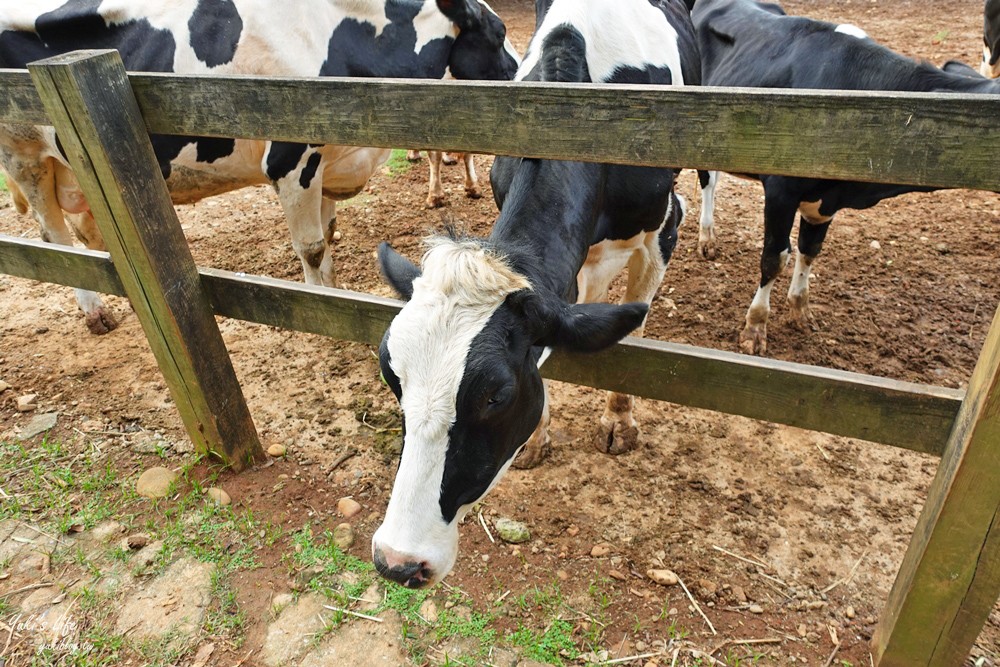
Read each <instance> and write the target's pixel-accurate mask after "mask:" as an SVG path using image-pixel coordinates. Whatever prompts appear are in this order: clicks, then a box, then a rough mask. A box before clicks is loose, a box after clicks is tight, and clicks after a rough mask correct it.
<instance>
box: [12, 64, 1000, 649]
mask: <svg viewBox="0 0 1000 667" xmlns="http://www.w3.org/2000/svg"><path fill="white" fill-rule="evenodd" d="M28 69H29V71H30V75H29V74H28V73H25V72H23V71H14V70H0V90H2V91H3V95H0V122H3V123H30V124H53V125H55V127H56V129H57V131H58V133H59V136H60V139H61V141H62V144H63V146H64V149H65V151H66V153H67V155H68V157H69V160H70V163H71V164H72V166H73V168H74V170H75V172H76V174H77V175H78V177H79V179H80V183H81V186H82V187H83V190H84V192H85V194H86V196H87V200H88V202H89V203H90V205H91V209H92V210H93V212H94V215H95V218H96V220H97V223H98V226H99V228H100V230H101V232H102V234H103V236H104V238H105V240H106V242H107V245H108V249H109V253H101V252H93V251H88V250H80V249H71V248H65V247H56V246H52V245H48V244H44V243H41V242H36V241H27V240H24V239H17V238H13V237H9V236H2V235H0V272H2V273H9V274H11V275H17V276H23V277H27V278H31V279H35V280H41V281H47V282H54V283H59V284H63V285H71V286H74V287H81V288H85V289H91V290H95V291H99V292H106V293H110V294H119V295H126V296H128V297H129V299H130V300H131V302H132V305H133V307H134V308H135V312H136V315H137V318H138V319H139V321H140V322H141V324H142V326H143V329H144V331H145V333H146V336H147V337H148V339H149V342H150V345H151V347H152V349H153V352H154V354H155V356H156V358H157V361H158V363H159V365H160V368H161V370H162V372H163V374H164V378H165V380H166V382H167V384H168V386H169V387H170V390H171V393H172V395H173V397H174V399H175V402H176V405H177V407H178V411H179V413H180V415H181V418H182V419H183V421H184V424H185V426H186V428H187V430H188V433H189V434H190V436H191V438H192V440H193V441H194V442H195V444H196V445H197V446H198V447H199V448H200V449H201V450H202V451H205V452H211V453H213V454H216V455H218V456H219V457H221V458H222V460H224V461H226V462H228V463H229V464H230V465H232V466H233V467H235V468H237V469H240V468H242V467H243V466H245V465H247V464H248V463H249V462H251V461H253V460H254V459H256V458H257V457H259V456H260V454H261V452H260V449H261V448H260V443H259V440H258V437H257V432H256V429H255V428H254V426H253V422H252V419H251V417H250V413H249V410H248V409H247V407H246V403H245V401H244V399H243V395H242V391H241V390H240V387H239V385H238V383H237V381H236V377H235V373H234V372H233V369H232V365H231V362H230V359H229V356H228V354H227V352H226V349H225V346H224V345H223V343H222V338H221V335H220V333H219V330H218V327H217V326H216V323H215V320H214V315H216V314H219V315H224V316H227V317H234V318H239V319H243V320H248V321H253V322H260V323H264V324H268V325H273V326H280V327H283V328H288V329H295V330H299V331H307V332H312V333H319V334H324V335H327V336H332V337H335V338H340V339H345V340H353V341H361V342H365V343H370V344H375V343H377V342H378V341H379V340H380V339H381V336H382V333H383V332H384V330H385V328H386V326H387V325H388V323H389V322H390V320H391V319H392V317H393V315H394V314H395V313H396V312H397V310H398V309H399V307H400V304H399V302H397V301H394V300H391V299H382V298H376V297H372V296H369V295H364V294H358V293H353V292H347V291H343V290H335V289H328V288H322V287H315V286H309V285H303V284H299V283H293V282H289V281H282V280H275V279H270V278H262V277H254V276H246V275H244V274H234V273H230V272H226V271H219V270H215V269H199V268H197V267H196V266H195V264H194V261H193V259H192V257H191V254H190V251H189V249H188V246H187V244H186V242H185V240H184V236H183V234H182V232H181V230H180V225H179V223H178V221H177V216H176V213H175V211H174V209H173V207H172V206H171V202H170V197H169V193H168V192H167V190H166V186H165V184H164V182H163V180H162V177H161V176H160V172H159V168H158V166H157V164H156V161H155V159H154V155H153V151H152V148H151V145H150V143H149V140H148V138H147V133H148V132H152V133H159V134H184V135H195V136H211V137H241V138H252V139H273V140H282V141H296V142H303V143H328V144H348V145H363V146H381V147H387V148H391V147H398V146H428V147H436V148H440V149H447V150H465V151H473V152H479V153H494V154H506V155H523V156H527V157H538V158H554V159H578V160H580V159H582V160H589V161H601V162H615V163H623V164H638V165H653V166H685V167H691V168H702V169H721V170H727V171H734V172H746V173H772V174H787V175H795V176H810V177H823V178H843V179H853V180H867V181H875V182H885V183H907V184H914V185H932V186H942V187H945V186H950V187H968V188H980V189H987V190H994V191H1000V170H997V169H996V159H997V156H998V155H1000V99H994V98H990V97H983V96H972V95H933V94H916V93H913V94H895V93H838V92H829V91H826V92H802V91H797V92H791V91H775V90H751V89H746V90H744V89H677V88H666V87H656V86H620V85H603V86H595V85H586V84H579V85H577V84H545V83H500V84H495V83H469V82H463V83H455V82H437V81H411V80H402V81H392V80H359V79H332V78H331V79H286V78H260V77H210V76H173V75H159V74H133V75H131V76H129V75H126V72H125V70H124V67H123V66H122V64H121V60H120V59H119V58H118V55H117V53H116V52H113V51H91V52H76V53H72V54H67V55H65V56H60V57H57V58H52V59H49V60H46V61H41V62H39V63H35V64H32V65H30V66H29V68H28ZM427 118H435V119H444V118H446V119H447V121H446V122H444V121H439V122H433V123H430V122H427V121H426V119H427ZM567 119H571V120H572V122H570V123H567ZM804 147H805V148H804ZM859 147H860V148H859ZM815 156H822V159H817V158H816V157H815ZM599 357H600V359H595V358H594V357H593V356H592V355H591V356H588V357H586V358H577V357H576V356H574V355H572V354H568V353H557V354H554V355H553V356H552V358H551V359H550V361H548V362H547V363H546V365H545V367H544V374H545V375H546V376H547V377H550V378H553V379H558V380H564V381H569V382H574V383H577V384H583V385H587V386H592V387H600V388H604V389H612V390H616V391H622V392H627V393H631V394H636V395H639V396H645V397H649V398H656V399H661V400H667V401H671V402H674V403H680V404H684V405H691V406H697V407H702V408H709V409H712V410H718V411H722V412H727V413H732V414H738V415H744V416H748V417H753V418H756V419H764V420H769V421H774V422H779V423H783V424H790V425H793V426H798V427H802V428H809V429H813V430H818V431H825V432H828V433H834V434H839V435H845V436H850V437H857V438H862V439H865V440H870V441H873V442H879V443H885V444H890V445H894V446H897V447H905V448H908V449H913V450H916V451H920V452H925V453H930V454H935V455H938V456H941V464H940V465H939V467H938V472H937V475H936V476H935V478H934V481H933V483H932V485H931V487H930V489H929V491H928V498H927V503H926V506H925V507H924V510H923V512H922V513H921V516H920V518H919V520H918V523H917V526H916V529H915V531H914V536H913V539H912V541H911V543H910V546H909V548H908V550H907V553H906V556H905V558H904V561H903V564H902V567H901V569H900V572H899V575H898V576H897V579H896V582H895V584H894V586H893V589H892V592H891V594H890V597H889V601H888V603H887V605H886V608H885V611H884V613H883V617H882V619H881V621H880V623H879V626H878V628H877V631H876V633H875V636H874V638H873V640H872V646H873V652H874V654H875V657H876V662H877V663H878V664H879V665H884V666H892V667H895V666H900V667H903V666H905V667H912V666H915V665H941V666H951V665H958V664H960V663H961V662H962V660H964V658H965V656H966V655H967V653H968V651H969V649H970V647H971V646H972V643H973V642H974V641H975V639H976V637H977V635H978V633H979V632H980V630H981V628H982V626H983V624H984V622H985V620H986V618H987V616H988V614H989V612H990V610H991V609H992V607H993V605H994V603H995V601H996V600H997V597H998V595H1000V519H998V517H1000V311H998V314H997V316H995V317H994V320H993V323H992V326H991V327H990V330H989V332H988V334H987V338H986V342H985V345H984V347H983V352H982V355H981V357H980V359H979V362H978V363H977V365H976V368H975V370H974V372H973V375H972V377H971V379H970V382H969V388H968V390H967V391H966V392H961V391H956V390H951V389H945V388H940V387H932V386H925V385H916V384H912V383H905V382H897V381H893V380H887V379H884V378H878V377H872V376H866V375H859V374H856V373H847V372H842V371H834V370H829V369H823V368H816V367H810V366H805V365H801V364H794V363H788V362H782V361H775V360H771V359H762V358H755V357H748V356H745V355H739V354H732V353H727V352H720V351H716V350H709V349H702V348H696V347H691V346H686V345H677V344H672V343H664V342H657V341H651V340H638V339H629V340H626V341H625V342H623V343H621V344H619V345H617V346H615V347H614V348H612V349H610V350H607V351H605V352H602V353H600V355H599Z"/></svg>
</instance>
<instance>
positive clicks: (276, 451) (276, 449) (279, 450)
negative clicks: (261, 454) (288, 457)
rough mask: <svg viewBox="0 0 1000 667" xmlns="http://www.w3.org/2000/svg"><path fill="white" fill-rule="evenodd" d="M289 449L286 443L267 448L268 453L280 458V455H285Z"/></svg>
mask: <svg viewBox="0 0 1000 667" xmlns="http://www.w3.org/2000/svg"><path fill="white" fill-rule="evenodd" d="M287 451H288V450H287V449H286V448H285V446H284V445H271V446H270V447H268V448H267V455H268V456H273V457H274V458H278V457H279V456H284V455H285V452H287Z"/></svg>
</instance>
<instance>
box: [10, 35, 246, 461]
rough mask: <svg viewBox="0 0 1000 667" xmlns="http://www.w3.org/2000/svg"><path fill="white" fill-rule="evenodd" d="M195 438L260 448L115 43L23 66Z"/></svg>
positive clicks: (233, 448) (235, 452)
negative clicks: (111, 48) (110, 48)
mask: <svg viewBox="0 0 1000 667" xmlns="http://www.w3.org/2000/svg"><path fill="white" fill-rule="evenodd" d="M29 70H30V71H31V74H32V78H33V79H34V81H35V85H36V86H37V87H38V90H39V93H40V95H41V98H42V102H43V104H44V105H45V108H46V112H47V114H48V116H49V117H50V118H51V119H52V120H53V121H54V124H55V127H56V130H57V132H58V133H59V137H60V139H61V141H62V145H63V147H64V150H65V151H66V154H67V156H68V158H69V161H70V163H71V164H72V166H73V169H74V171H75V172H76V175H77V177H78V178H79V180H80V185H81V186H82V188H83V191H84V194H86V196H87V201H88V203H89V204H90V208H91V210H92V212H93V213H94V217H95V219H96V220H97V224H98V227H99V228H100V230H101V234H102V236H103V237H104V240H105V242H106V244H107V247H108V250H109V251H110V253H111V257H113V258H114V262H115V268H116V269H117V272H118V275H119V277H120V279H121V283H122V285H123V286H124V287H125V291H126V293H127V294H128V296H129V299H130V300H131V302H132V306H133V308H134V309H135V313H136V317H138V319H139V321H140V323H141V324H142V327H143V330H144V331H145V333H146V338H147V339H148V340H149V344H150V347H151V348H152V351H153V354H154V355H155V356H156V359H157V362H158V363H159V366H160V369H161V371H162V372H163V375H164V378H165V380H166V383H167V385H168V386H169V388H170V391H171V395H172V396H173V398H174V401H175V403H176V405H177V408H178V411H179V412H180V415H181V418H182V419H183V421H184V425H185V426H186V427H187V431H188V434H189V435H190V437H191V439H192V441H193V442H194V443H195V446H196V447H198V448H199V449H200V450H201V451H203V452H205V453H213V454H216V455H218V456H219V457H220V458H221V459H222V460H223V461H224V462H225V463H227V464H229V465H231V466H233V467H234V468H236V469H241V468H243V467H245V466H246V465H247V464H249V463H251V462H252V461H253V460H254V459H256V458H260V457H262V456H263V450H262V448H261V445H260V440H259V438H258V437H257V431H256V429H255V428H254V424H253V420H252V419H251V418H250V412H249V410H248V409H247V406H246V402H245V401H244V399H243V393H242V391H241V389H240V385H239V382H238V381H237V379H236V373H235V372H234V370H233V367H232V362H231V361H230V358H229V353H228V352H227V350H226V347H225V344H224V343H223V341H222V335H221V334H220V333H219V328H218V326H217V325H216V323H215V316H214V313H213V311H212V308H211V304H210V303H209V302H208V299H207V298H206V296H205V294H204V292H203V291H202V289H201V280H200V278H199V276H198V271H197V268H196V267H195V264H194V259H193V258H192V257H191V251H190V249H189V248H188V244H187V241H186V240H185V238H184V234H183V232H182V231H181V227H180V222H179V221H178V220H177V213H176V212H175V211H174V207H173V205H172V204H171V201H170V195H169V193H168V192H167V188H166V185H165V183H164V181H163V177H162V175H161V173H160V169H159V167H158V165H157V162H156V158H155V156H154V154H153V148H152V145H151V144H150V142H149V139H148V137H147V136H146V132H145V128H144V126H143V122H142V117H141V116H140V114H139V108H138V106H137V105H136V103H135V98H134V97H133V96H132V92H131V89H130V88H129V83H128V78H127V76H126V74H125V68H124V66H123V65H122V62H121V58H120V57H119V56H118V53H117V52H115V51H94V52H77V53H76V54H71V55H67V56H59V57H56V58H51V59H48V60H45V61H41V62H38V63H34V64H32V65H31V66H30V67H29Z"/></svg>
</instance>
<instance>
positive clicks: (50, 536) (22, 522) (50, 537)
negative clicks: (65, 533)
mask: <svg viewBox="0 0 1000 667" xmlns="http://www.w3.org/2000/svg"><path fill="white" fill-rule="evenodd" d="M18 523H20V524H21V525H22V526H24V527H25V528H30V529H31V530H33V531H35V532H36V533H38V534H39V535H41V536H42V537H47V538H49V539H50V540H55V541H56V542H58V543H59V544H64V545H66V546H69V542H66V541H65V540H60V539H59V538H58V537H56V536H55V535H50V534H49V533H46V532H45V531H44V530H40V529H38V528H35V527H34V526H32V525H31V524H30V523H25V522H24V521H19V522H18Z"/></svg>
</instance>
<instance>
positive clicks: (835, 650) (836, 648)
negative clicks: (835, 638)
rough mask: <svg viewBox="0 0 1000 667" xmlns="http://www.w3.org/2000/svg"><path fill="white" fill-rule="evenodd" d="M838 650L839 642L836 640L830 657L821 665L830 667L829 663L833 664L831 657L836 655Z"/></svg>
mask: <svg viewBox="0 0 1000 667" xmlns="http://www.w3.org/2000/svg"><path fill="white" fill-rule="evenodd" d="M839 650H840V642H837V645H836V646H834V647H833V653H831V654H830V657H829V658H827V659H826V662H824V663H823V667H830V665H832V664H833V658H834V656H835V655H837V651H839Z"/></svg>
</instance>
